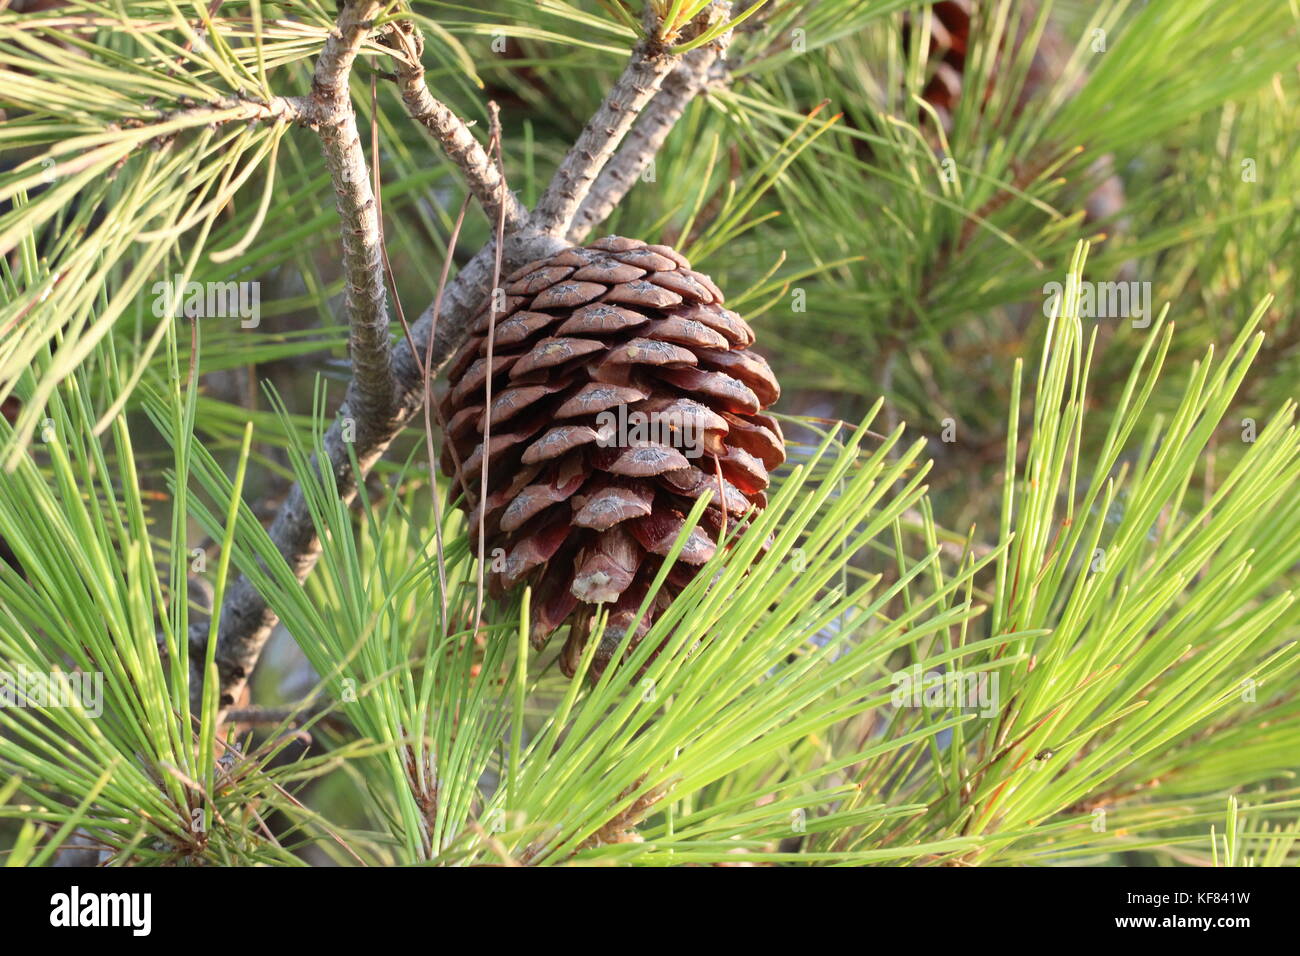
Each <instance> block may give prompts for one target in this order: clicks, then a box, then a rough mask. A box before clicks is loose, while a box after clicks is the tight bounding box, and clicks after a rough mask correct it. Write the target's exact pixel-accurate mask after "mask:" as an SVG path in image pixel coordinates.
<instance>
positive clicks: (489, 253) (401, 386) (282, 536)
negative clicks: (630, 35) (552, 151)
mask: <svg viewBox="0 0 1300 956" xmlns="http://www.w3.org/2000/svg"><path fill="white" fill-rule="evenodd" d="M377 6H378V4H374V3H359V2H350V3H347V4H346V5H345V6H344V8H343V11H342V12H341V13H340V16H339V21H338V31H337V34H335V35H332V36H331V37H330V40H329V41H328V42H327V43H326V50H325V51H323V52H322V55H321V59H320V60H319V61H318V63H317V73H318V74H321V75H322V79H323V80H324V81H325V82H324V83H323V84H319V85H318V84H314V89H316V88H319V89H320V90H321V92H322V93H323V94H332V95H333V96H334V97H335V98H334V99H333V100H332V102H334V103H335V104H336V105H337V104H338V103H339V99H338V98H339V97H342V98H346V95H347V76H346V71H347V70H350V68H351V64H352V61H353V60H354V59H355V56H356V53H357V51H358V50H359V49H360V46H361V44H362V42H364V39H365V37H366V35H367V34H368V32H369V20H370V18H371V17H373V13H367V12H366V11H371V10H373V9H374V8H375V7H377ZM647 6H649V5H647ZM724 6H725V5H724ZM728 9H729V7H728ZM657 26H658V25H657V23H651V24H650V28H648V29H647V31H646V35H647V37H648V38H653V37H655V36H656V34H657ZM411 29H414V28H413V27H412V28H411ZM393 36H394V34H393V33H392V31H391V30H390V32H389V33H388V34H387V38H388V40H391V39H392V38H393ZM389 45H390V46H391V42H390V43H389ZM347 51H351V52H350V53H349V52H347ZM681 59H682V58H681V57H677V56H672V55H669V54H668V53H667V52H666V50H665V49H664V48H663V47H662V45H660V44H659V43H658V42H657V41H655V40H653V39H648V40H647V41H644V42H642V43H640V44H638V46H637V47H636V48H635V49H634V51H633V54H632V57H631V59H630V60H629V62H628V64H627V66H626V68H625V69H624V71H623V75H622V76H621V77H620V79H619V81H618V82H617V83H616V84H615V87H614V88H613V89H612V90H611V91H610V94H609V95H608V96H607V97H606V98H605V102H604V103H602V105H601V107H600V109H599V110H598V111H597V113H596V115H595V116H594V117H593V118H592V121H591V122H589V123H588V124H587V127H586V128H585V129H584V131H583V134H582V137H580V139H579V142H578V143H577V144H575V146H574V149H573V150H571V151H570V154H569V156H568V157H566V160H565V163H564V164H563V165H562V167H561V169H560V170H557V172H556V174H555V177H554V178H553V179H552V181H551V183H550V185H549V186H548V188H547V190H546V193H545V194H544V196H543V203H544V204H545V206H543V203H539V206H538V211H537V212H535V213H534V214H533V216H531V217H529V218H527V219H525V218H524V217H523V216H521V215H519V214H518V213H517V212H516V213H515V215H514V216H512V213H511V209H512V207H511V205H510V203H511V200H512V199H513V197H510V198H509V199H507V198H506V197H507V196H509V193H508V192H506V191H505V190H501V191H500V193H499V195H500V198H499V199H498V200H497V201H498V202H499V203H500V205H499V206H495V207H494V206H487V205H485V208H486V209H489V210H490V209H493V208H496V210H497V213H498V216H500V215H501V213H502V212H504V214H505V217H506V229H505V231H504V238H503V240H502V241H501V242H500V244H499V245H500V248H501V252H500V255H499V256H498V253H497V248H498V243H497V242H496V241H493V242H491V243H489V244H488V245H486V246H484V247H483V248H482V249H480V250H479V252H478V253H477V254H476V255H474V257H473V258H472V259H470V261H469V262H468V263H466V265H465V266H464V267H462V268H461V270H460V271H459V273H458V274H457V275H456V277H455V278H454V279H453V280H452V281H451V282H449V283H447V284H446V287H445V289H442V290H440V295H439V300H438V301H435V303H432V304H430V306H429V307H428V308H427V309H426V310H425V311H424V313H423V314H422V315H421V317H420V318H419V320H418V321H416V322H415V323H414V324H413V325H412V326H411V327H410V330H409V335H408V336H407V337H406V338H405V339H404V340H402V341H399V342H398V343H397V345H396V347H395V348H391V350H390V351H386V350H387V349H388V341H387V339H386V340H385V342H384V343H378V342H376V341H375V338H374V336H373V335H369V334H367V335H363V336H360V337H354V341H356V342H360V343H361V344H362V345H363V346H364V345H367V344H372V343H373V344H375V346H376V348H377V352H376V353H373V354H369V355H366V356H363V357H362V362H361V365H354V380H353V382H352V383H351V384H350V385H349V388H348V393H347V395H346V396H345V399H344V404H343V407H342V408H341V409H340V411H339V415H338V417H337V418H336V419H335V421H334V423H333V425H332V426H331V427H330V429H329V430H328V431H327V432H326V434H325V438H324V451H325V456H326V459H327V460H328V463H329V466H330V468H331V470H332V471H333V474H334V479H335V483H336V486H337V488H338V492H339V495H340V497H341V498H342V500H344V501H351V500H352V499H353V498H354V497H355V495H356V490H357V482H358V481H359V480H360V478H362V477H364V476H365V475H366V474H367V473H368V472H369V470H370V468H371V467H372V466H373V465H374V463H375V462H376V461H377V460H378V459H379V458H380V457H381V456H382V455H383V453H384V452H385V451H386V450H387V449H388V446H389V444H391V442H392V441H393V439H394V438H396V437H397V435H398V434H399V433H400V432H401V430H402V429H403V428H404V427H405V426H406V425H407V423H409V422H410V420H411V419H412V418H414V417H415V416H416V414H417V413H418V412H419V411H420V409H421V408H422V407H423V403H424V396H425V390H426V381H427V377H428V376H432V375H433V374H436V372H437V370H438V369H439V368H441V366H442V365H443V364H444V363H445V362H446V361H447V359H448V358H450V357H451V355H452V354H453V353H454V351H455V350H456V349H457V348H458V347H459V346H460V344H461V343H462V342H463V341H464V339H465V337H466V336H467V335H468V333H469V328H470V325H471V323H472V321H473V319H474V317H475V315H476V314H477V313H478V311H479V308H480V307H481V304H482V302H483V300H484V298H485V295H488V294H490V292H491V289H492V288H493V281H494V279H493V277H494V275H500V274H501V273H502V272H507V271H512V270H514V269H516V268H518V267H519V266H521V265H523V264H525V263H527V262H529V261H532V260H535V259H543V258H546V257H548V256H551V255H554V254H555V253H557V252H559V251H560V250H561V249H563V248H565V247H566V246H567V245H568V243H567V242H566V241H565V239H564V238H562V237H564V236H565V235H567V234H568V232H569V230H570V229H571V228H572V225H573V220H574V217H576V216H577V214H578V212H579V209H580V207H581V204H582V203H583V202H584V201H585V200H586V199H587V197H588V195H589V194H590V193H591V186H592V184H593V183H594V182H596V181H597V177H598V176H599V174H600V173H601V170H602V168H603V167H604V165H605V163H606V162H607V161H608V160H609V158H610V157H611V156H613V155H614V153H615V151H616V150H618V147H619V145H620V143H621V141H622V139H623V137H624V135H625V134H626V133H627V131H628V129H629V128H630V127H631V125H632V123H633V121H634V120H635V119H636V116H637V114H638V112H639V111H641V110H642V109H644V108H645V107H646V105H647V103H648V102H650V100H651V98H652V97H653V96H654V95H655V92H656V91H657V90H658V89H659V86H660V84H661V83H662V81H663V79H664V78H665V76H667V75H668V73H669V72H670V71H671V70H672V69H673V68H675V67H676V65H677V64H678V63H679V62H680V61H681ZM338 70H342V71H343V72H342V73H339V72H334V71H338ZM322 71H324V72H323V73H322ZM399 82H400V79H399ZM408 82H410V83H412V84H414V85H413V87H412V88H414V89H416V90H418V89H419V88H421V87H422V84H423V78H422V77H420V80H419V83H416V82H415V78H414V76H411V77H410V78H409V79H408ZM425 92H427V89H426V90H425ZM682 95H684V92H682V91H678V92H675V93H671V94H670V96H671V97H673V98H676V97H678V96H682ZM404 100H405V97H404ZM415 101H416V103H417V104H418V105H427V104H424V100H423V97H422V96H419V95H417V96H416V98H415ZM314 107H315V104H313V109H314ZM409 108H410V104H409V103H408V109H409ZM683 108H684V107H683ZM347 109H348V111H349V112H350V111H351V106H350V103H349V104H348V107H347ZM435 112H436V111H435ZM448 113H449V111H448ZM422 115H423V114H422ZM429 115H432V114H429ZM438 115H439V116H440V117H441V120H446V118H447V117H446V116H443V115H442V114H438ZM662 115H663V116H665V117H669V116H680V115H681V109H676V110H675V113H674V110H673V109H672V108H669V104H667V103H666V104H665V109H664V111H663V114H662ZM418 118H419V117H417V119H418ZM452 118H453V119H454V117H452ZM317 120H318V118H317V117H315V116H311V117H310V119H309V122H316V121H317ZM421 122H422V123H423V124H424V125H425V126H426V128H428V129H430V130H431V131H432V132H434V135H435V136H437V137H438V139H439V142H440V143H441V144H442V145H443V148H444V149H448V148H449V141H448V138H446V137H445V136H444V135H443V134H441V133H440V132H439V131H440V130H443V131H444V132H445V131H446V130H447V129H450V139H451V141H452V142H451V148H453V149H454V148H456V144H457V143H462V142H463V138H462V137H461V136H460V134H459V133H458V132H457V131H456V130H455V129H454V128H451V127H447V126H446V124H445V123H441V122H439V123H434V124H433V125H432V126H430V125H429V124H428V123H424V121H423V120H421ZM456 122H459V121H458V120H457V121H456ZM353 125H354V126H355V120H354V121H353ZM666 134H667V130H666V129H665V130H663V131H662V132H661V133H658V134H656V135H654V136H649V135H648V136H645V137H643V138H642V139H640V140H639V142H638V145H637V146H635V148H634V149H632V150H629V151H628V152H627V153H626V156H627V159H626V160H625V162H627V163H628V164H629V165H635V164H637V163H640V164H641V165H640V166H638V167H637V168H638V170H639V169H640V168H643V167H644V163H646V162H648V161H649V157H650V155H652V152H647V151H652V150H653V149H656V148H658V145H659V144H661V143H662V142H663V137H664V136H666ZM470 138H471V139H472V136H471V137H470ZM356 140H357V143H358V145H359V137H357V138H356ZM322 141H323V142H325V143H327V144H328V143H333V144H335V145H338V146H342V145H343V143H344V141H343V138H342V137H340V136H335V137H334V138H333V139H329V138H327V136H323V137H322ZM466 145H467V144H466ZM328 148H329V147H328V145H327V149H328ZM461 155H462V156H463V157H464V159H463V160H460V161H457V163H458V165H459V166H460V168H461V170H462V172H463V173H465V175H466V176H467V178H468V179H469V182H470V189H471V192H473V193H474V194H475V195H476V197H477V196H478V195H479V193H480V192H485V193H487V194H489V195H487V196H486V198H487V199H488V201H489V202H491V200H492V198H493V197H492V196H491V195H490V193H491V190H490V189H488V188H487V186H488V184H490V183H491V182H493V180H492V179H491V178H490V176H491V175H492V174H491V173H490V172H488V173H482V175H480V174H479V173H478V172H472V171H476V170H482V169H483V168H484V162H483V161H484V160H486V153H485V152H484V153H483V156H482V157H481V158H480V157H479V156H478V154H477V153H476V152H475V151H474V149H473V148H469V149H466V150H464V151H463V152H462V154H461ZM346 160H347V161H346V162H343V161H342V159H337V160H336V161H335V163H333V164H331V171H334V170H335V169H337V170H338V171H339V172H340V174H341V173H342V171H343V170H345V169H346V170H350V172H349V173H348V175H349V176H352V175H355V169H356V164H357V163H359V164H360V169H361V171H362V175H361V176H360V181H363V182H368V179H369V178H368V177H367V176H366V175H364V171H365V157H364V153H354V152H352V151H351V150H349V151H348V153H347V156H346ZM453 160H454V161H456V160H455V159H454V157H453ZM486 165H487V166H489V167H490V165H491V164H490V161H488V162H487V163H486ZM483 177H489V178H483ZM633 179H635V177H631V178H626V177H620V182H614V181H611V182H610V183H609V185H608V187H607V188H605V189H603V190H602V192H601V197H602V198H601V202H602V203H604V202H608V203H609V204H610V208H611V209H612V208H613V206H615V205H617V203H618V201H619V200H620V199H621V198H622V196H623V195H624V194H625V193H626V190H627V188H630V186H631V182H632V181H633ZM620 183H621V184H620ZM368 190H369V187H368V186H367V191H368ZM337 191H338V194H339V197H340V203H341V204H342V202H343V201H344V199H345V198H353V199H355V198H357V197H358V196H359V194H358V193H355V192H353V191H351V190H337ZM372 198H373V196H372ZM372 208H373V207H372ZM341 212H342V213H343V216H344V220H345V222H348V221H354V222H360V223H363V224H364V223H365V222H367V219H366V218H365V217H364V216H361V215H359V214H358V213H357V211H356V210H355V209H354V210H341ZM349 215H351V216H352V219H351V220H349ZM512 219H513V221H515V222H516V223H517V228H516V229H514V230H512V229H511V228H510V225H509V224H510V221H511V220H512ZM594 221H595V220H592V222H594ZM345 231H346V226H345ZM375 235H376V236H377V235H378V232H377V226H376V233H375ZM354 248H355V247H354ZM361 248H362V249H363V251H365V249H366V247H365V246H364V244H363V245H362V247H361ZM344 251H345V257H346V256H347V255H348V253H349V246H348V245H347V244H346V243H345V246H344ZM361 259H362V261H364V262H367V263H368V262H369V259H368V258H366V256H365V255H363V256H362V257H361ZM356 265H357V264H356V263H355V262H351V263H348V262H345V269H349V270H350V269H351V268H353V267H356ZM375 265H376V269H377V271H376V273H375V274H374V276H373V278H371V277H369V273H367V277H366V281H365V283H364V284H363V288H365V289H372V288H373V286H372V285H371V284H370V283H371V281H375V282H377V283H378V286H377V287H378V288H379V289H380V290H381V294H382V289H383V276H382V259H381V257H376V259H375ZM361 271H363V270H360V269H358V277H359V278H360V272H361ZM349 275H352V273H351V271H349ZM357 301H358V304H359V305H360V307H361V308H362V310H363V311H362V312H361V313H360V315H359V316H353V315H352V314H349V321H350V322H356V321H358V320H361V321H364V320H365V317H366V315H367V314H369V313H367V312H366V311H365V309H366V308H367V300H365V299H364V298H359V299H358V300H357ZM374 301H375V300H374V299H373V298H372V299H370V300H368V302H369V304H370V306H371V307H373V304H374ZM351 303H352V298H351V297H349V304H350V306H351ZM380 303H381V305H382V298H381V299H380ZM383 316H384V322H385V328H386V323H387V313H386V311H385V312H384V313H383ZM421 353H424V356H425V357H426V360H425V361H421ZM381 354H384V355H386V361H385V360H384V359H381V358H380V357H379V356H380V355H381ZM353 362H354V363H357V362H358V356H357V355H355V354H354V355H353ZM363 367H364V368H365V369H366V371H367V374H369V373H372V372H374V371H376V370H377V369H380V368H384V367H386V368H387V370H388V375H389V376H390V379H391V382H392V383H393V385H394V386H395V387H394V390H393V392H392V393H391V395H392V401H391V405H390V406H389V410H388V411H387V412H384V411H381V410H378V409H376V408H369V409H368V408H366V407H365V406H364V405H362V404H361V402H360V401H359V399H363V398H364V397H365V396H366V395H368V394H373V393H374V391H375V390H374V389H373V388H370V387H366V386H361V385H358V383H357V382H356V376H357V375H360V374H362V368H363ZM371 384H372V385H373V383H371ZM349 419H352V421H353V424H354V426H355V434H354V436H353V440H352V441H351V442H348V441H346V440H345V439H344V423H345V422H347V421H348V420H349ZM354 458H355V461H356V464H357V468H356V469H355V470H354V468H353V466H352V461H353V460H354ZM269 534H270V537H271V539H272V541H273V542H274V543H275V545H276V547H277V549H278V550H279V551H280V553H281V555H283V556H284V558H285V561H286V562H287V563H288V565H289V567H290V568H291V569H292V571H293V572H294V574H295V575H296V577H297V578H298V579H299V580H302V579H304V578H306V576H307V574H308V573H310V571H311V569H312V568H313V567H314V565H315V563H316V560H317V558H318V557H319V555H320V541H319V540H318V539H317V537H316V533H315V527H314V524H313V522H312V520H311V515H310V512H309V511H308V509H307V507H306V501H305V498H304V495H303V491H302V488H301V486H299V485H295V486H294V487H293V488H292V489H291V491H290V492H289V495H288V497H287V498H286V500H285V502H284V504H283V505H282V506H281V507H280V509H279V511H278V512H277V514H276V517H275V520H274V521H273V523H272V525H271V527H270V529H269ZM276 621H277V617H276V615H275V612H274V611H272V610H271V609H270V608H269V607H268V606H267V603H266V600H265V598H264V597H262V595H260V594H258V593H257V591H256V590H255V589H254V587H253V586H252V584H251V583H250V582H249V580H248V579H247V578H246V577H244V576H240V577H238V578H237V579H236V580H235V581H234V582H233V583H232V584H231V586H230V587H229V588H228V589H227V592H226V596H225V600H224V601H223V603H222V618H221V634H220V636H219V638H218V640H219V643H218V646H217V650H216V661H217V669H218V674H219V678H220V681H221V687H220V693H219V695H218V700H219V701H220V705H219V706H220V708H221V712H222V714H223V715H224V713H225V711H226V710H228V708H229V707H230V706H231V704H232V703H233V701H234V700H235V698H236V696H237V695H238V693H239V692H240V691H241V690H242V689H243V687H244V685H245V684H246V682H247V680H248V677H249V675H250V674H251V673H252V670H253V668H254V666H255V665H256V663H257V660H258V657H259V656H260V654H261V651H262V648H263V646H265V644H266V640H267V638H268V637H269V636H270V633H271V630H272V628H273V627H274V626H275V624H276ZM206 633H207V632H206V629H200V628H198V627H195V628H192V629H191V634H190V643H191V648H192V650H191V655H192V657H193V658H195V659H197V660H202V659H203V651H204V649H205V646H206ZM200 693H201V682H200V681H199V680H196V681H195V694H196V700H197V699H198V697H197V695H198V694H200Z"/></svg>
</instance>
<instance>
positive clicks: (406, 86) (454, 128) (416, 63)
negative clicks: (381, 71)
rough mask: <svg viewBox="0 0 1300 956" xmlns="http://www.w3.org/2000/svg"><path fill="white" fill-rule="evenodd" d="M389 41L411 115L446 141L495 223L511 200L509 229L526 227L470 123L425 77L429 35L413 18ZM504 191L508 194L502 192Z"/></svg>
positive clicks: (507, 217) (392, 31) (399, 26)
mask: <svg viewBox="0 0 1300 956" xmlns="http://www.w3.org/2000/svg"><path fill="white" fill-rule="evenodd" d="M384 43H385V44H386V45H387V46H389V47H391V48H392V49H393V51H394V52H395V53H396V54H397V55H396V57H395V60H396V74H397V85H398V87H399V88H400V89H401V91H402V102H403V103H404V104H405V105H406V110H407V112H408V113H410V114H411V117H412V118H413V119H414V120H415V121H416V122H417V123H419V124H420V125H421V126H423V127H424V128H425V129H427V130H428V131H429V132H430V133H432V134H433V136H434V138H435V139H437V141H438V142H439V144H441V146H442V149H443V152H444V153H446V154H447V158H448V159H450V160H451V161H452V162H454V163H455V164H456V165H457V166H458V167H460V171H461V173H462V174H463V175H464V177H465V182H466V185H468V186H469V190H470V192H471V193H473V194H474V198H475V199H477V200H478V202H479V204H480V205H481V206H482V207H483V211H484V213H486V214H487V217H488V221H489V222H496V221H497V218H498V216H499V208H498V207H499V206H500V205H501V204H502V203H504V204H505V224H506V232H507V233H514V232H516V231H518V230H519V229H520V228H522V227H523V225H524V222H525V220H526V219H527V217H528V210H526V209H525V208H524V207H523V205H522V204H521V203H520V202H519V200H518V198H516V197H515V195H514V194H513V193H511V192H510V191H509V190H503V189H502V188H501V180H502V177H501V174H500V172H499V171H498V169H497V167H496V165H495V164H494V163H493V162H492V161H491V160H490V159H489V158H488V155H487V152H486V151H484V149H483V147H482V146H481V145H480V144H479V141H478V140H476V139H475V138H474V136H473V134H472V133H470V131H469V127H468V126H467V125H466V124H465V121H464V120H462V119H461V118H460V117H459V116H457V115H456V114H455V113H453V112H452V111H451V109H450V108H448V107H447V106H446V105H445V104H444V103H442V102H441V101H439V100H437V99H435V98H434V97H433V95H432V94H431V93H430V92H429V87H428V86H427V85H426V84H425V82H424V65H423V64H422V63H421V62H420V57H421V55H422V54H423V53H424V36H423V35H422V34H421V33H420V31H419V30H418V29H417V28H416V27H415V25H414V24H412V23H410V22H409V21H404V22H402V23H397V24H394V25H393V27H392V28H391V29H390V30H389V31H388V33H387V35H386V36H385V38H384ZM501 196H504V197H505V198H504V199H499V198H498V197H501Z"/></svg>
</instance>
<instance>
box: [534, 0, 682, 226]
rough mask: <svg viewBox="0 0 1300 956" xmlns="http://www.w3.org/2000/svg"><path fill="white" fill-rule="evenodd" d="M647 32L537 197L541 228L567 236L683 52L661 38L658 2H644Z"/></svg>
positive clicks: (536, 213)
mask: <svg viewBox="0 0 1300 956" xmlns="http://www.w3.org/2000/svg"><path fill="white" fill-rule="evenodd" d="M645 27H646V29H645V36H644V37H643V38H642V40H641V41H640V42H639V43H637V45H636V47H635V48H634V49H633V50H632V58H631V59H630V60H629V61H628V64H627V66H626V67H625V68H624V70H623V75H622V76H620V77H619V78H618V82H616V83H615V84H614V86H613V88H612V89H611V90H610V91H609V92H608V93H607V94H606V95H605V99H604V101H603V102H602V103H601V104H600V107H599V108H598V109H597V110H596V112H595V113H594V114H593V115H592V117H591V119H590V120H588V121H587V125H586V126H585V127H584V128H583V130H582V133H581V134H580V135H579V136H578V140H577V142H575V143H574V144H573V148H572V149H570V150H569V153H568V155H567V156H565V157H564V161H563V162H562V163H560V166H559V168H558V169H556V171H555V175H554V176H553V177H552V178H551V182H550V185H548V186H547V187H546V192H545V193H543V194H542V198H541V199H540V200H538V203H537V208H536V209H535V210H534V211H533V216H532V219H531V220H530V225H531V226H532V228H533V229H535V230H537V231H538V232H541V233H547V234H551V235H558V236H563V235H564V234H565V233H567V232H568V230H569V224H570V223H572V222H573V217H574V216H576V215H577V213H578V208H579V207H580V206H581V205H582V203H583V201H584V200H585V199H586V198H587V194H588V193H589V192H590V191H591V186H592V183H594V182H595V181H596V177H597V176H598V175H599V174H600V171H601V169H603V168H604V166H605V163H607V162H608V161H609V158H610V156H612V155H613V154H614V150H616V149H617V148H618V144H619V143H620V142H622V140H623V137H624V136H625V135H626V134H627V131H628V130H629V129H630V128H631V126H632V123H633V121H634V120H635V119H636V118H637V116H638V115H639V114H640V112H641V110H643V109H645V106H646V104H647V103H649V102H650V100H651V98H652V97H653V96H654V95H655V93H657V92H658V91H659V87H660V85H661V84H662V83H663V81H664V78H665V77H666V76H668V74H669V73H671V72H672V71H673V68H674V67H676V66H677V64H678V63H679V62H680V61H681V57H680V56H677V55H674V54H671V53H669V52H668V48H667V47H666V46H665V45H664V44H663V42H662V41H661V40H660V39H659V38H658V20H657V19H656V17H655V13H654V5H653V4H650V3H647V4H646V14H645Z"/></svg>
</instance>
